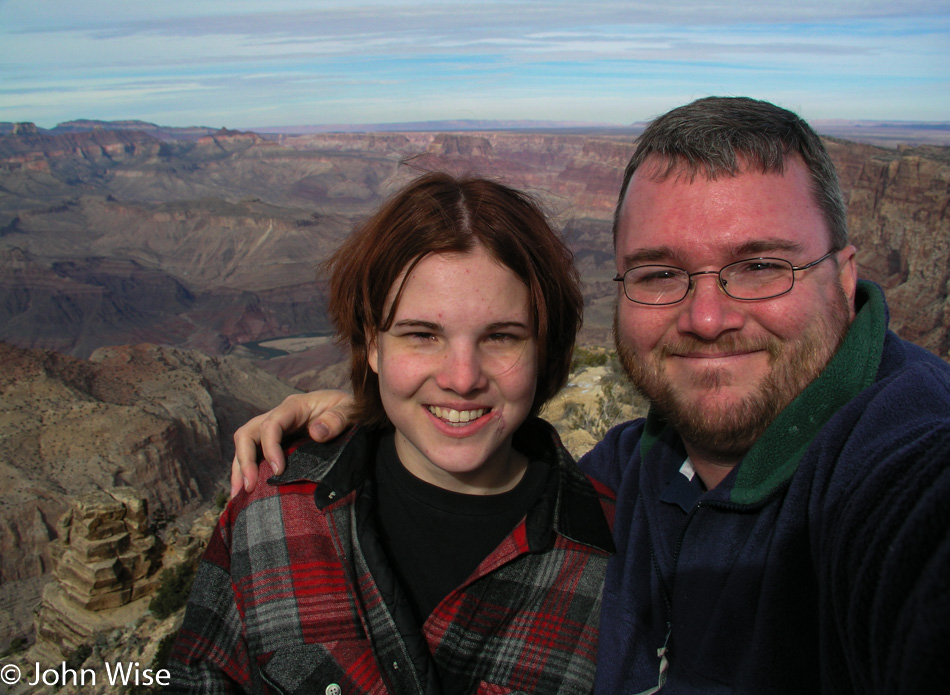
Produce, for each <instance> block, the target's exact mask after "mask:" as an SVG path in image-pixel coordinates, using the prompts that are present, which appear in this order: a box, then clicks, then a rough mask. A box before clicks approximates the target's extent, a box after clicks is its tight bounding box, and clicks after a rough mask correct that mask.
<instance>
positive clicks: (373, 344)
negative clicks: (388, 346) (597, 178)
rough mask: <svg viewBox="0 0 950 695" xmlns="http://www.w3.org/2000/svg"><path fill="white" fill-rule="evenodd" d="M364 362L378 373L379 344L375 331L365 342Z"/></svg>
mask: <svg viewBox="0 0 950 695" xmlns="http://www.w3.org/2000/svg"><path fill="white" fill-rule="evenodd" d="M366 362H367V364H369V368H370V369H372V370H373V371H374V372H376V374H379V346H378V341H377V339H376V335H375V333H374V334H373V335H372V336H371V337H370V338H369V342H368V343H367V344H366Z"/></svg>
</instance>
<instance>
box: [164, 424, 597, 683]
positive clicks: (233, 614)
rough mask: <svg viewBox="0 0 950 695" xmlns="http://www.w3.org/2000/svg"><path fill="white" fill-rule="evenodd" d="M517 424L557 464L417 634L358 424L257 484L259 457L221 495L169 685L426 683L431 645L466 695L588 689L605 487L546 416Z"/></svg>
mask: <svg viewBox="0 0 950 695" xmlns="http://www.w3.org/2000/svg"><path fill="white" fill-rule="evenodd" d="M517 437H518V440H517V441H518V447H519V449H520V450H522V451H524V452H525V453H526V454H528V455H530V456H532V457H533V458H541V459H542V460H546V461H548V462H549V463H550V464H551V465H552V466H554V467H555V469H556V471H555V472H552V475H550V476H549V481H548V485H547V487H546V489H545V491H544V493H543V494H542V496H541V498H540V499H539V501H538V502H537V503H536V504H535V506H534V507H533V508H532V509H531V510H530V511H529V513H528V514H527V516H526V518H525V519H524V520H523V521H522V522H521V523H520V524H519V525H518V526H517V527H516V528H515V529H514V530H513V532H512V533H510V534H509V535H508V537H507V538H505V539H504V541H502V543H501V544H500V545H499V546H498V547H497V548H496V549H495V550H494V551H493V552H492V553H491V554H490V555H489V556H488V557H486V558H485V559H484V561H483V562H482V563H481V564H480V565H479V566H478V568H477V569H476V570H475V572H474V573H473V574H472V576H471V577H469V579H468V580H467V581H466V582H464V583H463V584H462V585H461V586H459V587H458V588H456V589H455V590H454V591H452V592H451V593H450V594H449V595H448V596H446V597H445V598H444V599H443V600H442V602H441V603H440V604H439V605H438V606H437V607H436V609H435V610H434V611H433V612H432V614H431V615H430V616H429V617H428V618H427V619H426V620H425V622H424V624H423V625H422V633H421V635H420V634H418V632H417V633H415V634H412V631H411V630H410V631H409V632H408V634H407V630H406V629H402V630H401V629H400V628H401V627H405V623H404V622H402V621H401V619H400V615H399V613H400V611H399V610H398V600H397V599H398V596H399V591H400V588H399V587H398V582H397V581H396V580H395V578H394V576H393V574H392V573H391V571H390V572H387V571H381V568H382V569H383V570H385V561H384V560H381V559H380V551H381V545H380V543H379V539H378V538H377V537H375V536H374V535H373V534H372V533H371V532H370V533H367V528H368V529H369V530H370V531H371V529H372V524H371V523H370V522H368V521H367V520H368V519H369V518H370V516H371V515H370V514H368V513H367V510H368V509H371V506H372V492H371V490H372V484H371V482H370V478H369V472H370V471H371V470H372V464H373V458H374V455H375V450H374V448H373V441H372V438H371V437H370V436H369V435H368V434H367V432H366V431H365V430H362V429H360V428H355V429H353V430H351V431H350V432H349V433H348V434H347V435H345V436H344V437H342V438H340V439H338V440H336V441H335V442H331V443H330V444H316V443H313V442H308V443H306V444H304V445H302V446H300V447H299V448H298V449H296V450H295V451H293V453H291V455H290V456H289V457H288V460H287V470H286V471H285V472H284V473H283V474H282V475H281V476H277V477H272V478H271V479H270V480H268V481H267V482H266V483H264V482H263V478H264V474H265V473H266V472H269V471H268V470H267V469H266V466H267V465H268V464H266V463H264V464H262V476H261V478H262V481H261V483H260V484H258V486H257V488H256V489H255V491H254V492H253V493H251V494H250V495H245V494H244V493H242V494H239V495H238V496H237V497H236V498H235V499H234V500H232V501H231V503H230V504H229V505H228V508H227V509H226V510H225V512H224V514H223V515H222V517H221V520H220V522H219V524H218V526H217V529H216V531H215V533H214V535H213V536H212V539H211V541H210V543H209V546H208V548H207V550H206V552H205V556H204V558H203V559H202V562H201V564H200V566H199V569H198V574H197V577H196V580H195V584H194V588H193V589H192V594H191V598H190V599H189V603H188V608H187V610H186V615H185V620H184V624H183V625H182V628H181V630H180V632H179V635H178V638H177V641H176V644H175V647H174V649H173V653H172V660H171V669H172V680H173V683H172V687H171V689H172V690H182V691H191V692H204V693H214V692H232V691H252V692H280V693H303V692H308V693H320V694H321V695H323V694H324V693H327V694H329V695H338V694H342V695H349V694H351V693H373V694H377V693H379V694H381V693H393V694H399V695H403V694H407V695H408V694H413V695H415V694H418V695H433V694H435V693H439V692H441V691H440V688H439V685H438V678H437V677H436V676H435V668H433V664H432V661H431V660H432V659H434V660H435V662H436V663H437V664H438V665H439V667H440V668H441V669H443V670H444V671H445V672H449V673H451V674H452V677H453V678H454V679H456V681H457V682H458V681H463V682H466V683H468V684H469V686H470V687H468V688H467V689H466V692H470V693H479V694H482V693H484V694H492V695H500V694H502V693H543V694H544V695H548V694H554V693H589V692H591V691H592V689H593V682H594V673H595V659H596V654H597V633H598V624H599V620H600V604H601V591H602V585H603V579H604V574H605V569H606V565H607V559H608V556H609V555H610V554H611V553H612V552H613V549H614V546H613V540H612V538H611V531H610V529H611V526H612V522H613V504H614V498H613V494H612V493H611V492H610V491H609V490H607V489H606V488H604V487H603V486H601V485H600V484H599V483H593V482H592V481H591V480H589V479H588V478H587V477H585V476H584V475H583V474H582V473H581V472H580V471H579V469H578V468H577V467H576V465H575V463H574V462H573V460H572V459H571V457H570V455H569V454H568V453H567V452H566V450H564V448H563V447H562V446H561V444H560V440H559V439H558V437H557V434H556V433H555V432H554V429H553V428H552V427H551V426H550V425H548V424H547V423H545V422H543V421H542V420H537V419H534V420H531V421H529V422H528V423H526V424H525V425H524V426H523V427H522V429H521V430H520V431H519V433H518V435H517ZM526 445H527V446H526ZM338 463H340V464H342V465H337V464H338ZM371 567H372V568H373V571H372V572H371V571H370V568H371ZM394 604H396V605H395V609H394Z"/></svg>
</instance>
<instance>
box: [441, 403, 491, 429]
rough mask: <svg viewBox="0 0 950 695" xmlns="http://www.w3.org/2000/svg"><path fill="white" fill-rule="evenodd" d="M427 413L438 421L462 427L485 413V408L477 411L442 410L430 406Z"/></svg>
mask: <svg viewBox="0 0 950 695" xmlns="http://www.w3.org/2000/svg"><path fill="white" fill-rule="evenodd" d="M429 412H430V413H432V414H433V415H435V416H436V417H437V418H439V419H440V420H445V421H446V422H451V423H452V424H459V425H464V424H465V423H466V422H471V421H472V420H477V419H478V418H480V417H481V416H482V415H484V414H485V413H486V412H487V409H485V408H478V409H477V410H455V409H454V408H443V407H441V406H438V405H430V406H429Z"/></svg>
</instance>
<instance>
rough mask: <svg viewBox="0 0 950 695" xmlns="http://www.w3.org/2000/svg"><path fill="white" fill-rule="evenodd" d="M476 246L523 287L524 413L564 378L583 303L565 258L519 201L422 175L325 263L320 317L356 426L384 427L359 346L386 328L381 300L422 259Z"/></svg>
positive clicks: (479, 185)
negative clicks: (339, 349) (339, 350)
mask: <svg viewBox="0 0 950 695" xmlns="http://www.w3.org/2000/svg"><path fill="white" fill-rule="evenodd" d="M476 244H481V245H482V246H483V247H484V248H485V249H486V250H487V251H488V252H489V253H490V254H491V255H492V256H493V257H494V258H495V259H496V260H498V261H499V262H500V263H502V264H503V265H505V266H506V267H508V268H510V269H511V270H512V272H514V274H515V275H517V276H518V277H519V278H521V280H522V281H523V282H524V283H525V286H526V287H527V288H528V297H529V303H530V309H531V316H532V320H533V321H534V329H535V335H536V336H537V338H538V383H537V391H536V394H535V399H534V403H533V404H532V409H531V412H532V414H537V412H538V411H539V410H540V409H541V406H542V405H544V403H545V402H546V401H547V400H549V399H550V398H551V397H552V396H554V395H555V394H556V393H557V392H558V391H559V390H560V389H561V387H562V386H563V385H564V384H565V382H566V381H567V376H568V372H569V371H570V364H571V354H572V352H573V350H574V339H575V336H576V334H577V331H578V329H579V328H580V325H581V320H582V318H581V317H582V311H583V297H582V296H581V292H580V288H579V279H578V274H577V270H576V269H575V268H574V263H573V255H572V254H571V252H570V250H569V249H568V248H567V246H566V245H565V244H564V242H563V241H562V240H561V239H560V238H559V237H558V235H557V234H556V233H555V232H554V230H552V229H551V227H550V225H549V224H548V222H547V220H546V219H545V216H544V213H542V212H541V209H540V207H539V206H538V204H537V203H536V202H535V201H534V200H533V199H532V198H531V197H530V196H528V195H527V194H525V193H522V192H520V191H517V190H515V189H513V188H510V187H508V186H505V185H503V184H500V183H497V182H495V181H491V180H488V179H484V178H479V177H465V178H455V177H453V176H450V175H448V174H442V173H431V174H426V175H424V176H422V177H420V178H418V179H416V180H414V181H413V182H411V183H410V184H409V185H408V186H406V187H405V188H403V189H402V190H400V191H399V192H397V193H396V194H395V195H394V196H393V197H392V198H390V199H389V200H388V201H387V202H386V203H384V204H383V206H382V207H381V208H380V209H379V210H378V211H377V212H376V213H375V214H374V215H373V216H372V217H370V218H369V219H368V220H367V221H366V222H365V223H363V224H362V225H361V226H359V227H358V228H357V229H356V230H355V231H354V232H353V234H351V235H350V236H349V237H348V238H347V239H346V241H344V242H343V245H342V246H340V248H338V249H337V250H336V251H335V252H334V253H333V255H332V256H330V258H328V259H327V261H326V262H325V263H324V265H323V268H324V270H325V271H326V272H327V273H328V274H329V276H330V296H329V305H328V307H327V313H328V315H329V317H330V320H331V321H332V322H333V325H334V327H335V328H336V331H337V336H338V340H339V341H340V342H341V343H342V344H344V345H346V346H347V347H348V348H349V350H350V365H351V378H352V384H353V395H354V397H355V400H356V407H357V418H358V420H359V421H360V422H363V423H365V424H371V425H378V424H383V423H386V422H388V419H387V417H386V413H385V411H384V410H383V404H382V401H381V400H380V396H379V381H378V377H377V376H376V374H375V373H374V372H373V370H372V369H370V368H369V365H368V363H367V347H368V345H369V344H370V343H371V342H372V341H373V340H374V339H375V336H376V334H377V333H378V332H383V331H386V330H388V329H389V327H390V325H391V324H392V319H393V316H394V314H395V311H396V306H397V304H398V302H399V297H400V295H401V290H402V288H401V287H400V288H399V290H398V291H397V293H396V298H395V301H394V302H393V306H392V307H390V308H389V311H388V313H387V315H385V316H384V315H383V313H384V311H385V309H386V298H387V296H388V295H389V291H390V289H391V288H392V287H393V285H394V284H395V282H396V281H397V279H399V277H400V275H402V274H403V271H407V272H406V273H405V275H403V278H405V277H408V275H409V272H410V271H411V270H412V268H413V267H414V266H415V264H416V263H418V262H419V261H420V260H421V259H422V258H423V257H424V256H426V255H428V254H430V253H451V252H456V253H464V252H466V251H470V250H471V249H472V248H474V247H475V245H476Z"/></svg>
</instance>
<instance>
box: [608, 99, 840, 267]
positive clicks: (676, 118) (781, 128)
mask: <svg viewBox="0 0 950 695" xmlns="http://www.w3.org/2000/svg"><path fill="white" fill-rule="evenodd" d="M796 154H797V155H798V156H800V157H801V159H802V161H803V162H804V164H805V166H806V167H807V169H808V172H809V174H810V175H811V180H812V189H813V191H814V195H815V202H816V203H817V204H818V207H819V209H820V210H821V212H822V214H823V215H824V218H825V222H826V223H827V225H828V230H829V232H830V234H831V244H832V248H833V249H835V250H837V249H842V248H844V247H845V246H846V245H847V244H848V218H847V210H846V208H845V204H844V196H843V195H842V193H841V186H840V184H839V183H838V174H837V172H836V171H835V167H834V164H833V163H832V161H831V157H830V156H829V155H828V151H827V150H826V149H825V146H824V144H822V142H821V138H819V137H818V134H817V133H816V132H815V131H814V130H812V128H811V126H809V125H808V124H807V123H806V122H805V121H804V120H803V119H802V118H800V117H799V116H798V115H797V114H794V113H792V112H791V111H788V110H786V109H783V108H780V107H778V106H775V105H774V104H770V103H769V102H767V101H758V100H755V99H749V98H748V97H706V98H704V99H697V100H696V101H694V102H692V103H690V104H687V105H685V106H680V107H678V108H675V109H673V110H672V111H670V112H668V113H666V114H664V115H662V116H660V117H659V118H657V119H656V120H654V121H653V122H652V123H650V125H649V126H648V127H647V129H646V130H645V131H643V134H642V135H641V136H640V137H639V139H638V140H637V149H636V152H634V153H633V156H632V157H631V158H630V162H629V163H628V164H627V168H626V170H625V171H624V175H623V184H622V185H621V188H620V198H619V200H618V201H617V209H616V211H615V213H614V229H613V233H614V246H615V247H616V245H617V226H618V222H619V220H620V212H621V208H622V207H623V201H624V198H625V196H626V194H627V187H628V186H629V184H630V179H632V178H633V174H634V172H635V171H636V170H637V168H638V167H639V166H640V165H641V164H643V162H644V161H646V160H647V158H650V157H653V158H655V159H659V160H660V167H659V168H658V169H657V171H656V172H655V173H654V174H653V176H654V177H655V178H656V180H660V181H662V180H664V179H666V178H667V177H668V176H670V175H671V174H673V173H674V172H677V173H679V172H685V173H686V175H687V176H689V177H695V176H697V175H700V176H703V177H705V178H707V179H710V180H712V179H716V178H718V177H720V176H724V175H727V176H736V175H738V174H740V173H741V172H742V170H743V167H744V168H746V169H749V168H751V169H754V170H758V171H761V172H762V173H782V172H784V171H785V165H786V161H787V158H788V157H789V156H790V155H791V156H794V155H796ZM663 163H665V165H666V166H665V167H664V166H663ZM763 231H766V230H763Z"/></svg>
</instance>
